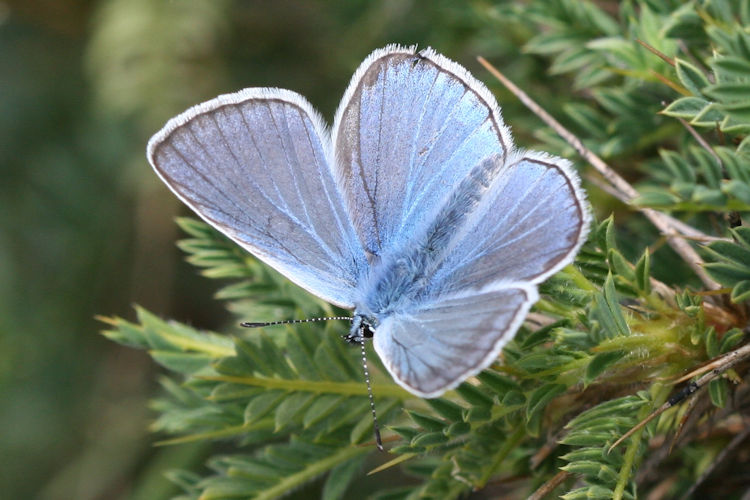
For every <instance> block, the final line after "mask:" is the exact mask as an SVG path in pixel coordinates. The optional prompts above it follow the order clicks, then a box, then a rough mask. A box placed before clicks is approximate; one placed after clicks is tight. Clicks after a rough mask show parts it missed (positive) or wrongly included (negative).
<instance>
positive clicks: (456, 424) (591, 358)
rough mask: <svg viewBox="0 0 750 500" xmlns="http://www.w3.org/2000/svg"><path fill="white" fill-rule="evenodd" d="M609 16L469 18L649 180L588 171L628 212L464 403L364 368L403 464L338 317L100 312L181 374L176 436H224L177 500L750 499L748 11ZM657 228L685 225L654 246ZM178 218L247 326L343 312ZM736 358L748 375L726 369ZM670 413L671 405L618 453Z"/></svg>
mask: <svg viewBox="0 0 750 500" xmlns="http://www.w3.org/2000/svg"><path fill="white" fill-rule="evenodd" d="M604 7H607V8H608V10H606V11H605V10H604ZM615 8H617V4H614V3H613V4H606V5H599V4H597V3H593V2H579V1H574V0H556V1H545V2H531V3H529V4H528V5H523V6H516V5H505V4H501V5H499V6H493V5H488V4H484V3H481V4H477V5H475V12H476V14H477V16H479V17H480V18H481V20H482V21H483V22H485V23H488V26H489V27H498V26H500V25H501V24H502V25H504V26H509V27H510V28H509V30H510V31H511V32H513V33H515V34H516V36H520V37H523V36H525V35H526V34H528V33H530V32H532V31H533V32H534V33H535V35H534V36H533V37H532V38H531V39H530V40H528V41H527V42H526V45H525V48H526V50H527V52H530V53H531V54H534V55H536V56H539V57H541V58H542V60H543V61H544V64H546V65H548V66H549V67H550V70H551V71H552V72H553V73H555V74H557V75H564V76H568V75H569V76H570V79H567V80H564V82H565V83H564V85H566V86H568V87H569V88H570V89H571V90H569V91H568V93H569V94H570V98H568V97H565V98H564V99H560V102H558V103H557V104H556V107H557V109H554V106H553V109H552V110H551V111H552V112H553V114H554V113H559V114H558V116H560V117H561V118H563V120H564V121H566V123H567V124H568V125H569V127H570V128H571V129H572V130H573V131H574V133H575V134H576V136H577V137H579V138H581V139H582V141H583V143H584V144H585V145H586V146H587V147H588V149H590V150H591V151H593V152H594V153H596V154H598V155H599V156H601V157H603V158H604V159H605V161H607V162H609V163H610V164H611V165H612V167H611V168H613V169H614V170H615V171H619V172H621V173H622V174H623V175H624V176H626V177H627V178H637V179H638V181H637V184H636V186H635V191H636V196H633V195H632V193H630V194H628V193H624V192H623V191H622V190H621V189H619V188H618V187H617V186H613V185H611V184H610V183H609V181H608V179H607V177H606V176H602V175H599V174H598V173H591V174H589V175H588V177H587V179H588V180H589V181H590V183H589V185H590V186H591V195H590V197H591V200H592V205H593V206H594V209H595V210H599V211H600V212H601V210H602V207H607V208H605V209H604V210H605V213H608V212H609V210H610V209H614V210H617V214H616V215H615V216H610V217H607V218H605V219H604V220H602V221H601V222H598V223H595V224H594V227H592V229H591V232H590V235H589V238H588V241H587V242H586V244H585V245H584V247H583V249H582V250H581V252H580V253H579V255H578V257H577V259H576V261H575V263H574V264H573V265H570V266H568V267H566V268H565V269H563V270H562V271H561V272H559V273H557V274H556V275H555V276H553V277H551V278H550V279H549V280H547V281H546V282H545V283H544V284H543V285H541V287H540V293H541V296H542V298H541V300H540V301H539V302H538V303H537V304H536V305H535V307H534V308H533V309H532V312H531V313H530V314H529V316H528V318H527V321H526V323H525V325H524V326H523V327H522V328H521V330H520V331H519V333H518V334H517V335H516V337H515V338H514V340H513V341H511V342H510V343H509V344H508V346H507V347H506V348H505V349H504V351H503V354H502V359H500V360H498V362H497V363H495V364H493V365H492V366H491V367H490V368H488V369H486V370H485V371H483V372H482V373H480V374H479V375H478V376H476V377H474V378H472V379H470V380H469V381H467V382H465V383H463V384H462V385H460V386H459V387H457V388H456V389H455V390H453V391H449V392H448V393H446V394H445V395H444V396H443V397H440V398H436V399H430V400H422V399H419V398H416V397H415V396H413V395H411V394H409V393H408V392H406V391H404V390H403V389H401V388H400V387H399V386H397V385H396V384H395V383H394V382H393V381H392V380H391V379H390V377H389V376H388V375H387V373H386V372H385V370H384V369H383V367H382V366H381V365H380V364H379V360H378V357H377V356H376V355H374V353H372V352H370V353H369V355H368V363H369V365H370V373H371V374H372V379H373V390H374V394H375V402H376V406H377V410H378V418H379V421H380V423H381V425H382V426H383V429H382V432H383V438H384V442H385V445H386V448H387V450H388V452H389V455H382V454H380V453H379V452H377V450H376V448H375V446H374V445H373V443H372V440H373V438H372V427H373V421H372V416H371V414H370V407H369V402H368V397H367V389H366V387H365V384H364V381H363V378H364V377H363V374H362V366H361V353H360V350H359V349H358V348H357V347H356V346H349V345H347V344H345V343H344V342H343V341H342V340H341V338H340V337H341V335H342V334H345V333H346V332H347V329H348V325H347V324H345V322H335V321H331V322H325V323H324V322H321V323H307V324H302V325H289V326H278V327H271V328H266V329H257V330H246V331H240V330H238V329H235V330H233V332H234V333H235V335H234V336H233V337H229V336H225V335H219V334H214V333H208V332H201V331H196V330H195V329H193V328H190V327H188V326H186V325H182V324H178V323H175V322H167V321H163V320H160V319H158V318H156V317H154V315H152V314H150V313H148V312H147V311H145V310H143V309H140V308H139V309H138V310H137V317H138V319H137V321H136V322H135V323H133V322H129V321H126V320H124V319H120V318H109V319H106V321H107V322H108V324H109V325H110V329H109V330H107V331H106V332H105V334H106V335H107V336H108V337H109V338H111V339H113V340H115V341H117V342H120V343H123V344H126V345H130V346H134V347H138V348H142V349H147V350H148V351H149V353H150V354H151V355H152V357H153V358H154V360H155V361H157V362H158V363H160V364H161V365H162V366H164V367H165V369H166V370H167V371H168V373H169V375H168V376H167V377H165V378H164V379H163V382H162V385H163V393H162V395H161V396H159V398H158V399H157V400H156V401H155V403H154V408H155V410H156V411H157V412H158V417H157V419H156V422H155V424H154V430H155V431H158V432H161V433H164V434H166V435H167V436H168V437H167V438H165V439H164V441H162V444H165V445H166V444H169V445H173V446H179V445H180V444H181V443H186V442H192V441H223V442H225V444H223V445H222V446H221V447H220V448H219V447H217V450H220V451H217V454H216V455H214V456H212V457H211V458H210V459H209V460H208V462H207V465H208V467H209V469H210V472H207V473H204V474H202V475H198V474H196V473H194V472H186V471H175V472H173V473H171V474H170V477H171V478H172V479H173V480H175V482H177V483H178V484H179V485H180V486H181V487H182V488H183V490H184V493H183V495H182V497H180V498H186V499H187V498H196V499H197V498H201V499H213V498H263V499H266V498H277V497H280V496H284V495H287V494H289V493H291V492H293V491H295V490H297V489H299V488H300V487H302V486H303V485H306V484H308V483H311V482H314V481H316V480H320V478H323V479H322V481H319V482H318V483H315V484H316V485H318V484H319V485H320V486H319V488H320V491H321V493H320V495H322V497H323V498H326V499H335V498H351V497H353V496H354V495H353V493H351V492H352V491H353V490H354V489H355V486H353V485H352V484H353V483H354V482H356V481H359V480H360V479H359V478H361V477H364V475H365V474H366V473H367V472H370V471H372V470H373V469H376V468H377V471H376V472H375V474H388V472H386V471H388V470H390V469H395V468H397V469H398V470H399V471H400V472H401V474H400V475H389V476H388V477H389V481H388V484H379V485H378V486H377V487H373V483H372V482H368V483H367V484H368V485H369V486H368V487H369V488H370V491H368V492H367V494H368V495H370V498H381V499H386V498H387V499H396V498H440V499H443V498H457V497H461V496H466V495H469V494H471V492H473V491H477V490H484V491H485V492H486V494H487V496H488V497H493V498H494V497H503V498H522V497H526V496H528V495H529V494H532V493H533V494H534V495H536V496H535V498H541V497H543V496H544V495H549V496H550V497H554V496H560V495H561V496H562V497H563V498H566V499H577V498H586V499H590V498H636V497H638V496H645V495H646V494H647V493H649V492H650V494H651V495H652V498H677V497H680V496H690V495H692V494H694V493H696V492H698V491H699V490H701V489H702V488H705V490H703V491H711V493H712V496H719V494H722V495H728V497H731V493H732V492H734V491H739V489H740V488H742V489H745V490H746V489H747V488H748V487H750V484H748V482H747V478H746V475H744V472H743V471H744V470H746V467H747V465H748V464H747V463H746V462H747V455H746V454H739V453H738V450H739V449H740V448H741V445H742V443H746V442H747V439H748V436H749V435H750V426H749V425H748V417H749V416H748V413H747V412H748V410H747V408H748V391H747V390H746V387H747V386H746V384H747V363H746V362H745V363H743V362H742V359H741V356H742V354H741V351H737V349H738V348H740V346H742V344H743V343H745V342H746V341H747V334H748V333H750V329H749V328H748V318H749V317H750V307H749V306H750V229H748V228H747V227H746V226H744V225H743V217H745V218H746V217H747V216H748V212H750V138H749V137H750V136H748V132H750V31H749V30H748V26H750V1H748V0H740V1H729V0H725V1H722V0H718V1H708V0H706V1H693V2H689V3H685V2H678V1H673V2H672V1H656V0H652V1H646V0H644V1H637V2H636V1H632V2H623V3H622V4H621V5H620V6H619V10H618V11H617V12H615V11H614V9H615ZM484 43H486V44H488V45H490V44H491V43H492V40H485V41H484ZM527 57H534V56H532V55H529V56H527ZM501 102H502V100H501ZM562 102H564V104H562ZM509 121H511V123H514V120H512V119H510V117H509ZM538 137H539V139H540V140H542V141H544V142H545V143H546V146H545V147H544V149H547V150H550V151H552V152H555V153H557V154H560V155H561V156H566V157H568V158H571V159H574V158H576V157H577V155H576V152H575V151H574V150H573V149H572V147H571V146H569V145H567V144H566V143H565V142H563V141H562V140H561V139H560V138H558V137H557V136H556V135H554V134H553V133H552V132H551V131H550V130H548V129H544V130H543V131H541V132H540V133H539V134H538ZM579 162H580V163H581V169H582V171H584V172H587V170H586V169H584V164H583V161H582V160H579ZM636 169H637V170H636ZM597 186H599V187H603V189H601V190H598V189H597ZM618 189H619V190H618ZM631 189H632V188H631ZM612 194H614V196H612ZM613 198H616V199H619V200H621V201H625V202H627V205H625V208H623V205H620V204H618V202H613V201H611V200H612V199H613ZM626 209H627V210H626ZM640 213H644V214H646V216H647V217H648V219H647V218H644V217H641V216H640ZM647 220H659V221H662V223H663V224H665V225H666V226H667V227H668V228H669V229H670V231H669V232H667V233H666V234H661V235H660V234H659V233H658V232H657V231H656V230H655V229H653V228H651V227H650V226H647V224H648V223H647V222H646V221H647ZM178 223H179V225H180V227H181V228H182V229H183V230H184V231H185V232H186V233H188V235H189V239H186V240H183V241H182V242H181V243H180V248H181V249H182V250H183V251H185V252H186V253H187V254H188V255H189V257H188V260H189V262H191V263H192V264H194V265H196V266H198V267H200V268H201V269H202V273H203V275H205V276H207V277H209V278H221V279H224V280H229V281H230V284H229V285H228V286H225V287H224V288H222V289H221V290H219V292H218V293H217V298H219V299H221V300H224V301H226V303H227V307H228V308H229V310H230V311H231V312H232V313H233V314H234V315H235V316H236V317H237V323H239V322H240V321H243V320H252V321H255V320H266V319H268V320H272V319H287V318H307V317H319V316H329V315H339V314H346V311H339V310H335V308H333V307H332V306H330V305H328V304H325V303H323V302H321V301H319V300H318V299H316V298H314V297H312V296H311V295H309V294H308V293H306V292H304V291H302V290H300V289H299V288H297V287H295V286H294V285H291V284H290V283H289V282H287V281H286V280H285V279H283V278H281V277H280V276H279V275H278V274H276V273H275V272H274V271H272V270H269V269H268V268H267V267H265V266H264V265H262V264H260V263H259V262H257V261H256V260H255V259H254V258H252V257H251V256H250V255H249V254H247V253H245V252H244V251H242V250H241V249H239V248H237V247H236V246H235V245H234V244H233V243H231V242H230V241H229V240H227V239H226V238H224V237H223V236H220V235H218V234H217V233H216V232H215V231H213V230H212V229H210V228H209V227H208V226H206V225H205V224H204V223H202V222H198V221H196V220H194V219H187V218H186V219H180V220H179V221H178ZM666 243H668V244H669V245H672V248H674V251H673V250H672V249H670V248H669V246H668V245H667V244H666ZM696 250H697V253H696ZM687 252H692V253H687ZM686 256H692V257H690V258H686ZM458 333H459V332H457V334H458ZM368 349H369V348H368ZM743 352H744V351H743ZM733 353H734V354H733ZM723 355H728V356H727V357H724V358H721V356H723ZM732 356H734V357H732ZM715 358H719V361H718V364H714V365H710V368H709V369H714V370H716V374H717V375H723V376H721V377H717V378H715V379H714V380H712V381H711V382H710V383H708V384H707V385H706V386H705V387H693V389H697V391H696V393H695V394H692V395H691V397H690V398H688V399H687V401H685V402H684V403H682V404H680V403H681V402H680V401H678V400H671V402H670V399H669V398H670V396H672V395H673V394H675V393H676V392H677V391H678V390H679V389H680V388H681V387H682V385H680V384H681V381H680V377H681V376H683V375H685V374H688V375H695V377H694V378H697V377H698V376H699V375H700V374H701V373H702V372H691V370H693V369H695V368H698V367H700V366H701V365H702V364H704V363H706V362H708V361H709V360H712V359H715ZM722 359H727V360H728V359H732V360H733V363H735V364H734V365H733V367H732V368H729V369H725V368H726V366H727V365H725V364H722V361H721V360H722ZM689 392H692V389H691V391H689ZM665 402H670V403H669V404H668V405H667V406H670V408H669V409H668V410H667V411H665V412H664V413H662V414H660V415H659V417H658V418H656V419H654V420H652V421H651V422H650V423H648V424H647V425H646V426H644V427H642V428H639V429H637V430H636V431H635V432H634V433H633V434H632V435H631V436H630V437H628V438H627V439H625V440H624V442H622V443H621V444H620V445H619V446H617V447H615V448H614V449H611V446H612V444H613V443H614V442H615V441H616V440H617V439H618V438H620V437H621V436H623V435H624V434H625V433H626V432H628V431H629V430H630V429H632V428H633V427H634V426H636V424H638V422H640V421H642V420H643V419H645V418H646V417H647V416H649V414H651V413H652V412H653V411H655V410H656V409H657V408H659V407H661V406H662V405H663V404H664V403H665ZM672 403H673V404H672ZM742 462H744V463H742ZM727 463H733V467H724V466H725V465H726V464H727ZM406 476H410V477H406ZM375 477H376V478H377V475H376V476H375ZM391 478H395V479H392V480H391ZM742 481H744V483H743V482H742ZM316 487H318V486H316ZM363 495H364V494H360V493H358V495H357V496H358V497H359V496H363Z"/></svg>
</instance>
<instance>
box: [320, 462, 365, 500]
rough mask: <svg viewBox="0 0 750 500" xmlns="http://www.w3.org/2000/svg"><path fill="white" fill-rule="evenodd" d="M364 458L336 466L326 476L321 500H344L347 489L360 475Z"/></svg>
mask: <svg viewBox="0 0 750 500" xmlns="http://www.w3.org/2000/svg"><path fill="white" fill-rule="evenodd" d="M364 460H365V457H364V456H361V457H357V458H355V459H353V460H348V461H346V462H343V463H342V464H340V465H337V466H336V467H334V468H333V469H331V472H330V473H329V474H328V478H327V479H326V482H325V484H324V485H323V493H322V495H321V499H322V500H338V499H341V498H345V497H344V494H345V493H346V490H347V488H348V487H349V485H350V484H351V482H352V481H353V480H354V478H355V477H356V476H357V475H358V474H359V473H360V470H361V469H362V465H363V463H364Z"/></svg>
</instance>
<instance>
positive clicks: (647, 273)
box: [635, 248, 651, 295]
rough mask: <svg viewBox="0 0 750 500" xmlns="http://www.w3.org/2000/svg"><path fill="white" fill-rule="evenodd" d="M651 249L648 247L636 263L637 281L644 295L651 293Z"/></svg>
mask: <svg viewBox="0 0 750 500" xmlns="http://www.w3.org/2000/svg"><path fill="white" fill-rule="evenodd" d="M649 255H650V254H649V251H648V248H646V249H645V250H644V251H643V255H642V256H641V258H640V259H638V262H636V264H635V283H636V286H637V287H638V289H639V290H640V291H641V292H643V294H644V295H648V294H650V293H651V279H650V277H651V269H650V261H649Z"/></svg>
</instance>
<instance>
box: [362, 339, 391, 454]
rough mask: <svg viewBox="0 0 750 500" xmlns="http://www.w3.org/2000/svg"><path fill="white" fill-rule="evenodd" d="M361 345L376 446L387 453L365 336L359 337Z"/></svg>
mask: <svg viewBox="0 0 750 500" xmlns="http://www.w3.org/2000/svg"><path fill="white" fill-rule="evenodd" d="M359 345H361V346H362V368H364V370H365V384H367V396H368V397H369V398H370V410H372V429H373V431H375V445H376V446H377V447H378V450H380V451H385V449H384V448H383V441H382V440H381V439H380V426H379V425H378V416H377V415H376V414H375V398H374V397H373V396H372V386H371V385H370V372H369V371H368V370H367V355H366V354H365V336H364V335H361V336H360V337H359Z"/></svg>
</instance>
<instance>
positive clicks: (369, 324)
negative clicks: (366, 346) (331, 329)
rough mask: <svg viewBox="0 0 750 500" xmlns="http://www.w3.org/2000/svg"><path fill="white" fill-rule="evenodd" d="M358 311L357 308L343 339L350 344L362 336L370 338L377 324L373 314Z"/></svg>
mask: <svg viewBox="0 0 750 500" xmlns="http://www.w3.org/2000/svg"><path fill="white" fill-rule="evenodd" d="M359 311H360V309H359V308H357V309H356V310H355V312H354V317H353V318H352V326H351V328H350V329H349V333H347V334H346V335H344V340H346V341H347V342H349V343H351V344H358V343H360V342H361V341H362V339H363V338H366V339H369V338H372V337H373V335H375V328H376V327H377V325H378V320H377V318H375V316H374V315H372V314H368V313H362V312H359Z"/></svg>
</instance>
